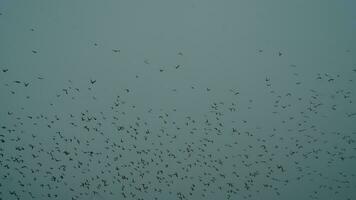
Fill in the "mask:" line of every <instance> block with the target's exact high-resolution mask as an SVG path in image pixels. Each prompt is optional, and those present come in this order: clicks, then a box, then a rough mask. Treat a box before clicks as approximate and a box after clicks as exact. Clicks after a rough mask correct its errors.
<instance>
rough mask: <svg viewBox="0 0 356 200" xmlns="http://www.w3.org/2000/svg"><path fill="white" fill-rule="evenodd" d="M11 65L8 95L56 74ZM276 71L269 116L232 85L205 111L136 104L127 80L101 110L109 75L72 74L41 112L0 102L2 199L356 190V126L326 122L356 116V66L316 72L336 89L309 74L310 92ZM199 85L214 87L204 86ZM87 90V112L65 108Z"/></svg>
mask: <svg viewBox="0 0 356 200" xmlns="http://www.w3.org/2000/svg"><path fill="white" fill-rule="evenodd" d="M31 31H33V30H31ZM97 45H98V44H97V43H95V44H94V46H97ZM112 52H114V53H120V52H121V51H120V50H119V49H112ZM32 53H33V54H38V53H40V52H39V51H37V50H32ZM257 53H263V51H262V50H257ZM178 55H179V56H184V55H183V53H182V52H178ZM277 56H283V53H281V52H278V53H277ZM143 64H147V65H148V64H150V61H149V60H148V59H145V60H144V61H143ZM289 67H290V69H292V70H293V69H295V68H297V66H296V65H290V66H289ZM173 69H174V70H184V67H183V66H182V65H179V64H178V65H175V66H174V67H173ZM160 72H164V69H160V70H159V72H157V73H160ZM9 73H11V68H10V67H8V68H6V67H4V66H2V68H1V72H0V84H1V87H0V92H1V95H2V96H3V95H4V96H5V95H13V96H15V95H16V94H18V93H21V92H23V91H24V89H25V90H26V89H31V87H35V86H34V85H35V84H33V83H34V82H36V81H37V82H41V85H46V84H47V83H46V81H47V77H43V76H38V77H35V78H34V79H32V80H27V81H24V80H10V81H9V80H8V79H5V77H6V76H8V74H9ZM293 76H295V77H296V79H297V81H295V82H293V83H286V84H293V85H294V84H295V85H303V84H304V83H303V82H302V80H303V78H302V77H301V76H299V74H298V73H296V72H294V73H293ZM346 77H347V78H346ZM136 78H139V77H138V76H136ZM273 81H274V80H273V78H271V77H268V76H267V77H266V78H265V80H263V81H262V82H264V84H265V85H264V86H263V87H265V91H264V92H266V94H264V95H265V96H266V100H265V102H264V107H265V108H266V109H265V110H263V111H258V112H259V113H261V115H262V114H264V112H269V111H271V112H270V113H268V115H267V116H269V119H268V120H267V119H266V121H268V122H269V124H260V123H257V122H255V121H254V118H253V117H252V118H251V117H250V118H248V117H247V116H246V115H247V114H246V113H249V110H253V109H254V101H255V100H254V99H252V98H248V97H247V99H248V101H247V102H244V101H242V100H240V99H241V98H242V97H245V98H246V95H245V94H244V93H243V91H240V90H238V89H229V88H227V89H226V91H225V92H226V93H227V95H230V96H229V97H230V98H222V99H221V100H219V101H212V102H208V103H209V106H208V107H206V109H205V112H204V113H203V114H202V115H198V114H197V113H194V111H192V112H191V113H186V112H183V111H182V112H181V111H180V110H179V109H176V108H174V107H175V106H174V105H172V109H165V108H161V109H154V108H151V107H150V105H145V106H138V105H135V104H132V103H130V101H129V100H127V99H128V97H129V96H130V95H132V94H133V93H135V88H122V92H120V93H118V94H115V95H114V96H115V98H114V99H112V100H111V103H110V104H109V105H106V107H105V109H103V110H101V111H97V110H95V109H94V108H95V107H96V106H95V105H96V102H97V98H100V97H98V96H96V95H95V94H96V86H97V85H98V84H101V81H100V80H96V79H88V80H87V86H86V87H80V86H78V85H76V84H75V83H74V82H73V81H71V80H68V82H67V81H66V82H65V83H62V84H63V85H65V86H63V87H62V88H60V89H59V90H58V91H57V95H55V96H53V98H52V103H50V104H48V105H47V104H44V103H41V109H39V110H38V111H36V109H32V108H28V107H25V106H22V105H21V104H20V103H19V105H18V109H16V110H8V108H6V107H1V122H0V130H1V131H0V200H11V199H17V200H19V199H71V200H80V199H101V200H102V199H136V200H146V199H152V200H156V199H179V200H183V199H286V197H290V196H288V195H297V193H303V192H304V193H305V197H306V198H308V199H345V200H352V199H356V193H355V192H354V191H355V189H356V177H355V176H356V171H355V170H354V169H352V166H356V165H355V163H356V158H355V156H356V143H355V141H356V126H355V125H354V123H353V124H352V123H351V125H350V126H348V127H345V128H344V129H342V130H339V131H338V130H329V129H326V128H324V126H323V124H324V125H325V124H330V123H336V124H335V126H336V127H337V123H339V122H335V121H333V120H331V119H334V117H333V116H337V118H339V119H340V121H352V120H353V121H355V122H356V107H355V102H354V101H355V96H353V95H354V94H353V93H352V91H353V89H352V88H353V87H355V81H356V68H354V69H351V70H350V71H347V72H345V74H344V75H339V74H330V73H324V72H323V73H318V74H315V77H314V79H313V80H312V81H314V82H315V83H317V84H319V85H322V86H323V87H324V86H325V87H324V88H326V89H324V90H316V89H313V85H308V84H307V83H306V85H304V86H305V90H306V91H304V93H302V95H298V94H297V93H296V92H295V91H293V90H290V91H284V90H279V89H277V88H275V85H274V84H275V82H273ZM276 84H278V83H276ZM36 85H38V84H36ZM189 89H191V90H201V91H202V92H204V93H212V94H214V92H215V91H214V90H213V89H211V88H208V87H204V86H202V87H199V86H195V87H193V86H192V87H191V88H189ZM88 95H89V96H91V97H92V101H91V102H90V104H88V105H87V108H86V109H83V110H81V111H79V112H77V111H76V110H65V109H62V107H60V106H58V107H57V104H60V102H73V101H76V102H79V103H80V102H81V101H84V100H85V101H86V103H85V104H87V103H88V102H87V99H86V97H87V96H88ZM84 96H85V97H84ZM25 99H27V100H29V101H30V100H31V96H30V95H25ZM269 99H272V101H269ZM13 101H19V100H18V99H16V98H13ZM206 101H209V99H206ZM42 110H45V111H42ZM304 185H308V188H307V189H305V190H304V191H302V192H296V191H293V190H291V189H288V190H287V188H288V187H290V188H303V186H304ZM310 186H312V187H310ZM299 190H300V189H299ZM300 195H302V194H300Z"/></svg>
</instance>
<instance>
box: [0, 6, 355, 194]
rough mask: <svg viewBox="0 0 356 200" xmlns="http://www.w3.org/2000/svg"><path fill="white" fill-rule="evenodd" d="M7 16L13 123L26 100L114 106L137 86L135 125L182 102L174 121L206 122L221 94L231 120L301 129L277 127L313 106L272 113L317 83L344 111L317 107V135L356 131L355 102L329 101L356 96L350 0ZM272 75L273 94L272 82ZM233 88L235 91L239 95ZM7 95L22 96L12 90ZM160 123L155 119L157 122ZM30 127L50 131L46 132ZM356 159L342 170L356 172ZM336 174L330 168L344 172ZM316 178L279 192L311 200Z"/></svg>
mask: <svg viewBox="0 0 356 200" xmlns="http://www.w3.org/2000/svg"><path fill="white" fill-rule="evenodd" d="M0 13H1V15H0V69H9V71H8V72H7V74H6V75H3V74H1V73H0V83H1V86H0V88H1V90H0V91H1V93H0V102H1V104H2V105H1V106H0V112H1V113H0V121H3V123H4V124H6V123H12V122H13V121H12V120H13V119H12V118H11V119H10V118H8V114H7V113H8V112H9V111H11V112H15V113H16V112H22V111H20V110H21V109H20V108H21V107H24V110H25V112H26V113H25V114H24V115H27V114H31V113H44V114H48V115H52V116H53V115H54V114H56V113H62V114H63V115H67V114H68V113H80V112H82V111H84V110H85V109H89V110H91V111H92V112H100V111H104V112H106V111H108V110H109V109H110V106H111V104H112V103H113V101H114V99H115V97H116V96H117V95H121V94H122V93H124V94H126V93H125V89H129V90H130V92H129V94H128V95H127V96H125V100H126V101H127V102H128V104H130V105H135V106H137V107H138V108H139V110H140V109H141V110H140V111H137V112H136V111H135V112H133V113H130V112H129V111H128V113H127V118H125V119H122V120H123V121H126V122H127V123H129V122H130V120H131V119H134V118H135V117H136V116H137V115H141V116H143V118H145V114H143V112H145V113H146V111H147V110H148V109H150V108H152V109H154V110H155V112H156V113H160V112H161V111H160V109H162V110H165V111H166V110H172V109H173V108H177V110H179V112H178V114H176V116H177V119H176V120H177V121H181V122H182V121H183V120H181V119H180V118H179V117H181V118H184V117H185V116H187V115H191V116H196V117H197V119H203V118H204V117H203V116H204V115H206V114H207V110H208V108H209V106H210V105H211V103H212V102H220V101H223V102H226V103H231V102H238V103H237V104H238V105H241V107H239V111H240V112H239V115H238V116H237V117H236V116H234V115H231V116H230V115H228V114H227V116H226V120H227V121H229V123H230V122H231V121H234V120H236V121H241V120H243V119H244V120H245V119H246V120H248V121H249V122H250V121H252V123H251V124H249V128H250V129H254V130H256V129H257V130H256V131H258V130H259V129H261V132H263V131H262V130H267V129H268V130H271V129H272V128H274V127H284V128H285V130H287V129H288V128H295V127H288V125H282V124H280V121H281V119H282V118H283V117H286V118H287V117H291V115H294V114H295V115H297V114H296V113H299V112H300V111H301V110H303V109H305V107H306V104H300V105H299V106H294V107H293V109H292V110H291V111H290V113H288V114H286V115H283V114H281V115H280V116H279V117H278V118H276V117H275V115H273V114H271V112H272V111H273V109H274V108H273V102H274V101H275V100H276V98H275V97H276V96H278V95H279V94H280V95H285V94H286V93H288V92H290V93H292V95H294V96H298V97H299V96H300V97H303V98H304V99H307V98H310V97H311V96H313V93H311V92H310V90H311V89H312V90H316V91H317V93H318V95H317V96H318V98H320V99H323V100H322V101H323V104H328V105H329V103H330V105H333V104H334V103H335V102H337V104H338V106H339V107H338V109H339V111H338V112H339V113H336V114H335V113H334V114H330V113H329V110H327V109H330V108H329V107H328V108H327V109H326V108H325V109H324V110H322V109H321V110H320V113H321V114H320V116H315V118H313V116H312V115H311V116H310V119H308V122H310V123H311V124H313V125H316V126H317V127H319V128H320V131H322V130H323V131H329V132H333V131H340V130H341V131H344V132H348V133H351V132H352V131H356V127H355V123H354V120H355V118H345V113H352V112H356V109H355V106H354V103H353V104H347V103H345V102H343V101H342V99H341V100H340V99H336V100H335V102H333V101H334V100H330V98H329V97H330V96H331V94H332V93H333V94H334V92H335V91H337V90H343V91H349V92H350V93H352V94H353V93H355V92H356V86H355V82H353V83H351V81H348V80H349V79H353V80H355V81H356V79H355V73H353V71H352V70H353V69H355V68H356V37H355V35H356V1H354V0H313V1H311V0H295V1H292V0H269V1H266V0H259V1H257V0H223V1H216V0H215V1H212V0H189V1H188V0H179V1H173V0H152V1H143V0H141V1H138V0H127V1H123V0H116V1H114V0H102V1H93V0H61V1H54V0H46V1H45V0H31V1H19V0H0ZM113 50H119V52H114V51H113ZM33 51H35V53H34V52H33ZM279 53H281V54H279ZM177 65H179V67H178V68H177V69H176V67H177ZM318 74H323V75H324V74H328V75H330V76H332V77H334V78H335V79H336V77H337V75H340V77H341V78H340V79H342V80H340V81H339V82H336V83H335V84H334V85H331V86H330V85H327V84H325V83H324V82H323V83H320V82H316V77H317V76H318ZM38 77H43V78H44V80H43V81H40V80H38ZM266 79H269V80H271V82H272V86H273V91H274V92H275V94H273V93H271V90H272V89H266ZM16 80H21V81H22V82H29V83H30V87H29V88H28V89H26V88H25V89H24V88H20V87H16V86H10V87H11V88H10V89H8V88H7V87H6V86H5V84H6V83H7V84H10V83H11V84H12V83H13V81H16ZM69 80H70V81H71V82H69ZM90 80H96V81H97V82H96V83H95V87H94V88H93V91H92V92H88V89H87V88H88V87H89V86H90V82H89V81H90ZM297 82H301V84H300V85H299V84H296V83H297ZM70 85H75V87H78V88H80V89H81V91H85V92H81V93H80V95H78V96H76V99H72V100H70V99H64V98H56V95H57V94H62V93H63V91H62V89H63V88H65V87H68V86H70ZM192 87H194V89H192ZM207 88H209V90H211V91H210V92H207ZM231 89H233V90H234V91H239V93H240V94H239V96H238V97H236V96H234V95H231V92H229V91H230V90H231ZM10 90H12V91H15V90H16V93H15V94H14V95H11V93H10ZM27 96H29V98H27V99H26V97H27ZM93 96H94V97H95V98H96V99H95V100H93ZM234 98H238V100H237V99H234ZM351 99H352V100H353V101H355V100H356V99H355V97H354V96H352V97H351ZM50 103H53V104H54V105H55V107H51V106H50ZM306 103H308V102H307V101H306ZM285 104H286V105H288V104H293V105H297V101H296V100H295V101H294V100H293V101H289V102H285ZM248 106H251V107H252V108H248ZM162 112H163V111H162ZM326 116H327V117H326ZM178 118H179V119H178ZM296 118H298V117H297V116H296ZM145 119H146V120H150V117H148V116H146V118H145ZM156 124H158V122H155V121H154V120H153V121H152V124H151V125H152V127H154V126H155V125H156ZM157 126H158V125H157ZM63 129H64V130H69V129H70V128H68V127H66V125H63ZM282 129H283V128H282ZM283 130H284V129H283ZM28 131H29V132H31V131H38V133H39V134H40V135H42V136H43V135H46V134H48V133H47V132H46V131H44V129H41V128H39V129H29V130H28ZM106 131H107V132H110V129H109V128H107V129H106ZM286 134H287V133H286ZM289 136H290V135H288V136H287V137H289ZM23 137H24V138H27V137H28V138H30V136H29V135H23ZM291 137H292V136H291ZM331 138H332V137H331ZM331 138H328V137H327V136H325V138H324V139H325V140H332V139H331ZM47 139H48V138H47ZM47 139H44V140H43V141H47ZM48 140H49V139H48ZM113 140H114V139H113ZM186 140H187V141H189V138H186ZM184 141H185V140H184V139H183V140H182V143H183V142H184ZM223 141H229V139H228V138H225V139H224V138H222V142H223ZM272 141H273V142H276V141H274V140H272ZM44 143H46V142H44ZM277 143H278V142H277ZM179 144H180V143H179ZM142 145H145V144H142ZM291 145H294V143H292V144H291ZM9 146H10V145H9ZM97 147H98V148H99V149H100V144H98V146H97ZM93 148H95V145H94V147H93ZM174 148H177V147H176V146H174V145H173V146H172V149H174ZM315 148H319V147H315ZM320 148H322V147H320ZM5 149H6V148H5ZM8 151H9V152H10V150H8ZM353 152H354V151H353ZM253 153H254V152H253V151H252V153H251V154H253ZM227 154H228V153H227ZM44 161H45V160H44ZM282 162H284V161H282ZM285 162H286V165H288V162H290V161H289V160H288V161H287V160H285ZM355 163H356V162H355V160H353V161H352V162H351V161H350V163H347V164H344V165H340V169H343V170H349V171H352V168H353V166H355V167H356V164H355ZM310 165H312V166H314V167H316V166H318V165H317V163H314V164H310ZM99 167H100V166H95V167H94V168H98V169H100V168H99ZM319 167H320V165H319ZM316 169H318V167H316ZM337 169H338V168H337V167H336V168H332V169H330V171H331V172H330V173H331V174H332V173H336V174H337V173H338V170H337ZM325 170H326V171H327V170H329V169H325ZM0 171H1V168H0ZM0 175H2V173H1V172H0ZM308 184H311V185H310V186H312V183H307V184H299V185H298V184H297V183H291V185H290V186H289V187H285V188H284V190H282V193H283V194H282V195H284V196H283V197H285V198H284V199H286V198H288V199H292V196H294V197H295V199H303V198H305V197H306V196H308V195H305V196H303V194H300V192H302V191H303V190H304V188H303V187H305V188H308ZM355 185H356V184H355V178H353V186H355ZM0 189H1V188H0ZM63 191H64V190H63ZM296 191H300V192H296ZM293 192H294V195H291V194H293ZM298 194H299V195H301V196H298ZM6 195H8V194H6ZM6 195H5V198H6V199H7V198H10V197H9V196H6ZM164 195H166V194H164ZM164 195H163V197H164ZM348 195H349V196H348ZM0 196H1V195H0ZM105 196H106V195H105V194H102V197H103V198H110V197H105ZM241 196H242V195H241ZM350 196H351V197H353V198H356V194H355V193H353V194H345V199H347V198H348V197H350ZM165 197H167V196H165ZM266 197H268V198H270V199H274V198H275V197H274V196H273V195H272V196H266ZM147 198H148V197H147ZM167 198H169V197H167ZM99 199H100V198H99ZM211 199H214V197H213V196H212V197H211ZM236 199H237V198H236ZM252 199H254V198H253V197H252ZM255 199H258V197H257V196H256V198H255ZM281 199H283V198H281ZM324 199H325V197H324Z"/></svg>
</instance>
